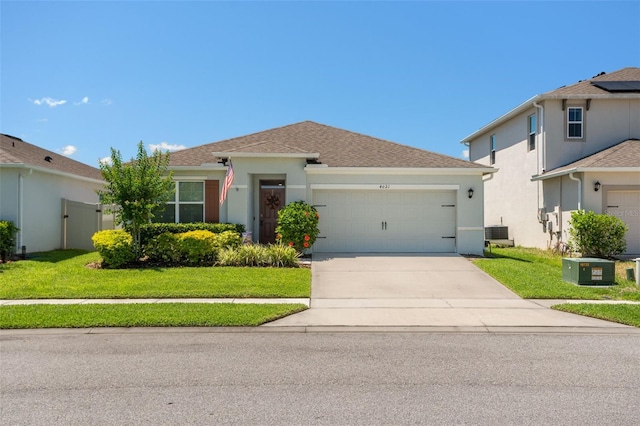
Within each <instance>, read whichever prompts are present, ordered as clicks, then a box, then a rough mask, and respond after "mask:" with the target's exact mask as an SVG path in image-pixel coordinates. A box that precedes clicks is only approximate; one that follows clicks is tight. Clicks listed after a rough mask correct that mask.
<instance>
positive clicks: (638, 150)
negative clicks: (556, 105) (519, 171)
mask: <svg viewBox="0 0 640 426" xmlns="http://www.w3.org/2000/svg"><path fill="white" fill-rule="evenodd" d="M628 167H637V168H638V171H640V140H638V139H627V140H626V141H623V142H620V143H619V144H616V145H614V146H612V147H609V148H606V149H603V150H602V151H599V152H596V153H595V154H591V155H589V156H588V157H584V158H581V159H580V160H577V161H574V162H573V163H570V164H567V165H565V166H561V167H558V168H555V169H553V170H550V171H548V172H546V173H544V175H549V174H558V173H562V172H563V171H565V170H575V169H584V168H612V169H613V168H628ZM612 171H614V170H612ZM544 175H542V176H544Z"/></svg>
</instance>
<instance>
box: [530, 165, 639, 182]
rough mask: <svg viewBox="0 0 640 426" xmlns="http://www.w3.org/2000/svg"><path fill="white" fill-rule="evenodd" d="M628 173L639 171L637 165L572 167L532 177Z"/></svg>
mask: <svg viewBox="0 0 640 426" xmlns="http://www.w3.org/2000/svg"><path fill="white" fill-rule="evenodd" d="M625 172H626V173H628V172H635V173H637V172H638V168H637V167H572V168H570V169H565V170H558V171H557V172H551V173H545V174H542V175H535V176H532V177H531V181H532V182H536V181H539V180H547V179H553V178H557V177H560V176H566V175H569V174H571V173H625Z"/></svg>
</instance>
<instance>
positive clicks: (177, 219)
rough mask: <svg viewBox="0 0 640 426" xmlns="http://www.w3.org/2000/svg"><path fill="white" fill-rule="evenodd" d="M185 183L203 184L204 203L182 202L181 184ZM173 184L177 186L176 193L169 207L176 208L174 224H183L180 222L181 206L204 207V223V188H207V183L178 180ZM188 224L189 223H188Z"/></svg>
mask: <svg viewBox="0 0 640 426" xmlns="http://www.w3.org/2000/svg"><path fill="white" fill-rule="evenodd" d="M185 182H191V183H193V182H196V183H198V182H199V183H202V201H180V184H181V183H185ZM173 183H174V184H175V187H174V188H175V191H174V199H173V201H167V205H173V206H174V209H175V210H174V214H175V222H174V223H182V222H180V206H181V205H187V204H188V205H201V206H202V222H204V187H205V183H204V181H200V180H176V181H173ZM187 223H188V222H187Z"/></svg>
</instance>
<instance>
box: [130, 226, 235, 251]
mask: <svg viewBox="0 0 640 426" xmlns="http://www.w3.org/2000/svg"><path fill="white" fill-rule="evenodd" d="M189 231H211V232H213V233H214V234H222V233H223V232H225V231H235V232H236V233H238V235H241V234H242V233H243V232H244V231H245V227H244V225H242V224H233V223H203V222H194V223H147V224H145V225H142V226H141V227H140V242H141V244H142V246H145V245H146V244H147V243H148V242H149V241H150V240H151V239H152V238H155V237H157V236H158V235H161V234H164V233H167V232H168V233H170V234H182V233H184V232H189Z"/></svg>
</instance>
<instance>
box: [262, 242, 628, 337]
mask: <svg viewBox="0 0 640 426" xmlns="http://www.w3.org/2000/svg"><path fill="white" fill-rule="evenodd" d="M311 270H312V289H311V305H310V306H311V309H309V310H306V311H304V312H300V313H297V314H294V315H291V316H288V317H286V318H282V319H280V320H277V321H274V322H272V323H269V324H265V325H264V327H306V328H308V329H315V330H338V329H348V328H363V329H366V328H369V329H378V328H384V329H387V330H389V329H397V330H405V329H413V330H416V329H428V330H441V331H449V330H452V331H461V330H462V331H498V330H508V331H522V330H528V331H533V330H535V331H553V332H557V331H560V330H564V331H568V330H571V331H576V330H581V331H583V332H594V331H596V332H597V331H600V332H630V333H636V332H638V333H640V329H637V328H635V327H629V326H626V325H622V324H617V323H612V322H608V321H603V320H598V319H594V318H588V317H583V316H580V315H574V314H570V313H566V312H560V311H555V310H551V309H549V306H551V305H552V304H559V303H563V302H564V301H555V303H554V302H551V303H549V304H547V303H546V301H545V302H541V301H530V300H524V299H521V298H520V297H519V296H517V295H516V294H515V293H513V292H511V291H510V290H509V289H507V288H506V287H504V286H503V285H502V284H500V283H498V282H497V281H496V280H494V279H493V278H492V277H490V276H489V275H487V274H486V273H484V272H483V271H481V270H480V269H479V268H477V267H476V266H475V265H473V264H472V263H471V262H470V261H469V260H467V259H465V258H463V257H461V256H459V255H456V254H357V253H354V254H334V255H314V259H313V263H312V266H311ZM582 302H586V301H582Z"/></svg>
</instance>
